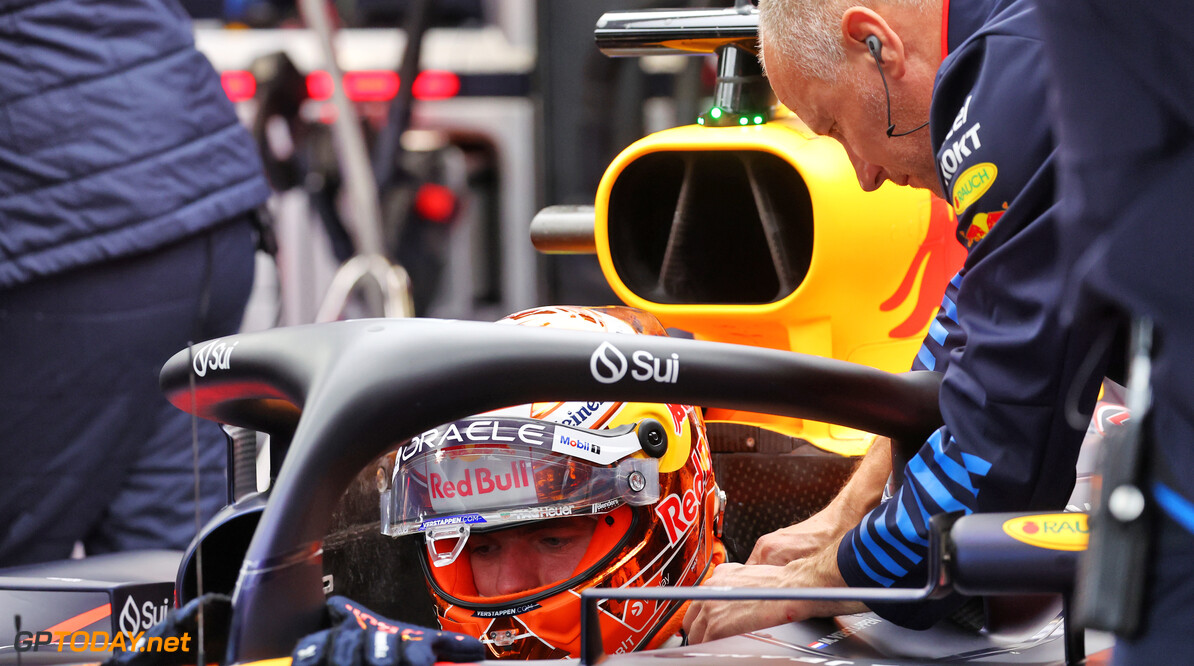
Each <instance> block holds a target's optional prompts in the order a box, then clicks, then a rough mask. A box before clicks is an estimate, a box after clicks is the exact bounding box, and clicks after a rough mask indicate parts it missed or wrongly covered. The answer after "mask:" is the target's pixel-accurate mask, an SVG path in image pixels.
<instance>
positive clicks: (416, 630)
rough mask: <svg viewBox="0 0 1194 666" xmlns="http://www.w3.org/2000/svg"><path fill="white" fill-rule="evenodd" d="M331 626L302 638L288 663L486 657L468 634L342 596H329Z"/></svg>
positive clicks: (325, 665)
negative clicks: (409, 620) (397, 617)
mask: <svg viewBox="0 0 1194 666" xmlns="http://www.w3.org/2000/svg"><path fill="white" fill-rule="evenodd" d="M328 615H329V616H330V617H331V621H332V628H331V629H324V630H323V631H318V632H316V633H314V634H311V635H309V636H306V637H304V638H303V639H302V640H300V641H299V643H298V645H296V646H295V648H294V652H293V653H292V654H291V659H292V660H293V662H292V663H293V666H316V665H318V666H364V665H368V666H387V665H392V666H432V665H433V664H435V662H437V661H455V662H469V661H480V660H482V659H484V658H485V649H484V647H483V646H482V645H481V641H478V640H477V639H476V638H473V637H472V636H465V635H464V634H457V633H454V632H450V631H439V630H437V629H430V628H427V627H419V626H416V625H413V624H406V623H404V622H395V621H394V620H390V619H387V618H385V617H382V616H381V615H378V614H377V613H374V612H373V611H371V610H369V609H368V608H365V607H364V606H361V605H360V604H357V603H356V602H354V601H350V600H349V599H347V598H345V597H341V596H334V597H331V598H330V599H328Z"/></svg>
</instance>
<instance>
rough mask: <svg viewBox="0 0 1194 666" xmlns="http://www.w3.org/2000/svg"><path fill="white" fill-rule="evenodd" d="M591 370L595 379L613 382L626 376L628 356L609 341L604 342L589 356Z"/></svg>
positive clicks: (605, 382)
mask: <svg viewBox="0 0 1194 666" xmlns="http://www.w3.org/2000/svg"><path fill="white" fill-rule="evenodd" d="M589 370H590V371H592V373H593V379H596V380H597V381H599V382H601V383H602V384H613V383H614V382H617V381H618V380H619V379H621V378H623V377H625V376H626V356H625V355H623V354H622V352H620V351H618V348H617V347H615V346H613V345H611V344H610V343H608V342H602V343H601V346H600V347H597V351H595V352H593V355H592V356H591V357H590V358H589Z"/></svg>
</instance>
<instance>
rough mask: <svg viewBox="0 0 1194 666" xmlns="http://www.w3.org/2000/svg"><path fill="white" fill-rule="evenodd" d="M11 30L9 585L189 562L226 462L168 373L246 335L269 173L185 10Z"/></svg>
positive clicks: (0, 290) (24, 16)
mask: <svg viewBox="0 0 1194 666" xmlns="http://www.w3.org/2000/svg"><path fill="white" fill-rule="evenodd" d="M0 18H2V19H3V20H0V119H2V120H0V341H3V346H2V347H0V423H3V424H4V427H3V429H2V431H0V456H2V457H3V459H4V461H5V462H4V465H3V466H2V467H0V566H6V565H15V564H23V563H32V562H37V561H44V560H51V559H58V558H64V557H68V556H69V555H70V554H71V552H72V548H73V547H74V545H75V543H76V542H82V543H83V545H84V548H85V550H86V552H87V553H88V554H95V553H103V552H110V551H118V550H127V549H138V548H182V547H184V546H185V545H186V544H187V542H188V541H189V540H190V539H191V537H192V535H193V533H194V530H195V524H196V517H195V511H196V509H195V506H194V497H195V493H196V479H195V472H194V470H195V467H196V464H197V467H198V470H199V476H200V480H199V482H198V483H199V486H200V494H201V496H202V502H201V505H202V506H201V513H202V514H203V515H202V516H201V519H202V520H206V518H207V517H208V516H210V515H211V514H212V513H214V512H215V511H216V510H217V509H218V508H219V507H220V506H222V504H223V503H224V501H225V499H226V486H225V478H224V467H225V461H226V456H227V453H226V447H225V439H224V435H223V433H222V432H221V431H220V430H219V427H218V426H217V425H216V424H214V423H211V422H207V421H200V422H199V423H198V430H199V446H198V450H199V455H198V460H197V461H195V460H193V456H192V446H191V439H192V437H191V419H190V417H189V416H188V415H186V414H185V413H183V412H182V411H180V410H178V409H176V408H174V407H173V406H171V405H170V404H168V403H167V402H166V401H165V399H164V398H163V397H162V394H161V392H160V390H159V389H158V371H159V369H160V367H161V364H162V363H163V362H164V361H165V359H167V358H168V357H169V356H170V355H171V354H173V353H175V352H177V351H178V350H179V349H182V348H184V347H186V346H187V343H188V342H190V341H196V342H197V341H201V340H207V339H210V338H213V337H218V336H222V335H226V334H229V333H233V332H235V331H236V330H237V329H238V328H239V325H240V321H241V315H242V312H243V310H244V306H245V303H246V301H247V299H248V296H249V292H250V288H251V285H252V281H253V261H254V252H255V249H256V243H257V234H258V221H259V220H258V217H257V212H256V211H257V209H258V207H259V206H260V205H261V204H263V203H264V202H265V200H266V199H267V197H268V196H269V193H270V192H269V187H268V185H267V184H266V181H265V178H264V176H263V173H262V168H261V164H260V159H259V157H258V156H257V153H256V149H255V147H254V145H253V142H252V141H251V139H250V136H249V134H248V132H247V131H246V130H245V129H244V128H243V127H242V126H241V124H240V123H239V122H238V119H237V116H236V114H235V112H234V109H233V107H232V105H231V103H230V102H229V100H228V99H227V97H226V96H225V94H224V92H223V89H222V87H221V85H220V79H219V76H218V75H217V74H216V72H215V70H214V69H213V68H212V67H211V65H210V63H209V62H208V61H207V60H206V59H205V58H204V56H203V55H202V54H201V53H199V52H198V51H197V50H196V49H195V46H194V39H193V37H192V32H191V23H190V19H189V18H188V17H187V15H186V13H185V12H184V11H183V10H182V8H181V7H180V6H179V5H178V4H177V0H121V1H119V2H117V1H114V0H59V1H57V2H26V1H24V0H0ZM195 353H196V355H197V357H203V356H204V355H205V350H204V348H203V347H197V348H196V349H195ZM197 360H198V359H197ZM224 360H226V358H225V359H224ZM219 363H220V359H218V358H214V357H213V358H208V363H207V364H206V365H207V367H208V368H209V369H210V368H215V367H218V365H219Z"/></svg>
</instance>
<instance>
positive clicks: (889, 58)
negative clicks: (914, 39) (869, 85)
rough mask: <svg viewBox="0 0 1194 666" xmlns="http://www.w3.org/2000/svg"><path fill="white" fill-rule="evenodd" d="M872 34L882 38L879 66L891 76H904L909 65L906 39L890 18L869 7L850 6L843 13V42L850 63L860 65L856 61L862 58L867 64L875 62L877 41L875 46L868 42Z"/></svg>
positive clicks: (871, 65)
mask: <svg viewBox="0 0 1194 666" xmlns="http://www.w3.org/2000/svg"><path fill="white" fill-rule="evenodd" d="M870 37H874V39H877V40H878V45H877V50H878V52H879V54H880V56H879V61H880V65H879V66H880V67H882V68H883V72H884V73H885V74H886V75H887V76H888V78H892V79H898V78H900V77H901V76H903V75H904V67H905V65H906V60H905V56H906V53H905V51H904V42H903V40H901V39H900V36H899V35H898V34H897V33H896V32H895V30H893V29H892V28H891V25H890V24H889V23H888V22H887V20H886V19H884V18H883V17H882V16H880V15H879V14H878V13H876V12H875V11H874V10H873V9H870V8H869V7H858V6H855V7H850V8H848V9H846V11H845V12H844V13H843V14H842V42H843V43H844V45H845V48H846V60H847V61H848V62H850V63H855V64H856V61H858V60H861V61H863V64H864V65H865V66H869V67H873V66H874V65H875V56H874V55H872V53H871V47H872V45H873V43H874V40H872V44H871V45H868V43H867V39H868V38H870Z"/></svg>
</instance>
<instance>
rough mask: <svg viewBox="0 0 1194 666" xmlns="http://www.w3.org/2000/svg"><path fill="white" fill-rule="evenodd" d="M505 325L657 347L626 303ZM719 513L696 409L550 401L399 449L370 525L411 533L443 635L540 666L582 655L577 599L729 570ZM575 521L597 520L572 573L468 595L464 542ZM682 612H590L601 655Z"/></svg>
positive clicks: (680, 608) (665, 633) (562, 310)
mask: <svg viewBox="0 0 1194 666" xmlns="http://www.w3.org/2000/svg"><path fill="white" fill-rule="evenodd" d="M501 323H506V324H514V325H523V326H550V327H558V328H571V329H580V330H590V331H600V332H614V333H626V334H655V335H666V331H665V330H664V329H663V327H662V325H661V324H659V322H658V320H656V319H655V318H654V317H653V316H652V315H650V314H648V313H645V312H642V311H639V310H633V309H630V308H622V307H611V308H580V307H548V308H538V309H533V310H527V311H523V312H520V313H517V314H514V315H510V316H509V317H506V318H505V319H503V320H502V321H501ZM387 495H388V497H387ZM724 504H725V498H724V495H722V493H721V492H720V490H719V489H718V488H717V485H716V483H715V482H714V479H713V469H712V464H711V458H710V453H709V444H708V440H707V439H706V436H705V427H704V422H703V420H702V418H701V415H700V412H699V411H698V410H697V409H696V408H694V407H690V406H686V405H667V404H647V403H630V402H600V401H590V402H549V403H533V404H527V405H519V406H516V407H510V408H506V409H500V410H495V411H492V412H486V413H484V414H481V415H477V416H473V417H470V418H465V419H461V420H459V421H456V422H453V423H448V424H444V425H443V426H441V427H439V428H434V429H432V430H429V431H427V432H425V433H423V434H422V435H420V436H418V437H415V438H412V439H411V440H410V441H409V442H407V443H405V444H404V445H402V446H401V447H400V448H399V449H398V450H397V453H396V454H395V460H394V471H393V476H392V483H391V484H389V488H388V489H387V490H386V491H385V492H383V496H382V525H383V531H384V532H385V533H386V534H389V535H391V536H402V535H406V534H416V533H417V534H422V536H423V539H424V541H425V545H426V548H423V549H420V552H421V562H422V565H423V569H424V573H425V574H426V577H427V583H428V587H429V588H430V592H431V595H432V597H433V598H434V601H435V604H436V615H437V618H438V620H439V623H440V626H441V627H442V628H443V629H445V630H451V631H457V632H461V633H465V634H469V635H472V636H476V637H477V638H479V639H480V640H481V641H482V642H483V643H484V644H485V645H486V647H487V648H488V652H489V654H490V655H491V657H492V658H497V659H552V658H566V657H578V656H579V654H580V612H581V604H580V593H581V591H582V590H584V589H587V588H591V587H611V588H618V587H656V586H661V585H673V586H688V585H700V584H701V583H702V582H703V581H704V580H705V579H706V578H707V577H708V576H709V575H710V574H711V573H712V570H713V568H714V567H715V566H716V565H717V564H720V563H721V562H724V561H725V549H724V548H723V546H722V545H721V542H720V540H719V538H718V536H719V532H720V521H721V516H722V512H723V509H724ZM578 517H585V518H588V519H590V520H592V521H593V523H595V524H594V525H593V526H592V537H591V538H590V540H589V541H588V544H587V546H584V545H583V542H582V544H581V547H582V548H583V556H581V557H580V560H579V563H578V564H576V565H575V567H574V568H573V569H572V570H571V571H569V572H561V573H560V577H559V578H558V579H553V580H550V581H547V582H546V583H545V584H542V585H539V586H538V587H535V588H533V589H526V590H521V591H518V592H513V593H510V594H500V595H497V596H493V595H492V594H490V595H482V594H481V593H480V592H479V591H478V581H477V580H476V579H475V578H474V572H473V564H472V558H471V556H470V554H469V552H468V543H467V542H468V540H469V537H470V535H472V536H473V537H474V538H475V539H474V540H480V539H484V538H485V537H484V536H480V537H478V536H477V535H478V533H481V534H485V533H486V532H492V531H496V530H501V529H504V528H510V527H514V526H525V525H532V524H535V523H537V522H539V521H553V520H560V519H562V518H569V519H572V520H576V519H578ZM581 522H583V521H581ZM556 524H557V525H558V524H559V523H556ZM586 524H587V523H586ZM686 607H687V602H684V601H679V600H677V601H654V600H637V599H631V600H626V601H620V600H609V599H606V600H602V601H601V602H600V604H599V610H598V615H599V618H600V619H599V621H600V624H601V633H602V637H603V641H604V643H605V645H604V647H605V650H606V651H607V653H617V652H629V651H634V650H642V649H649V648H655V647H660V646H661V645H663V644H664V643H665V642H666V641H667V640H668V639H669V638H671V637H672V636H674V635H676V634H677V633H678V632H679V630H680V626H681V622H682V620H683V617H684V611H685V610H686Z"/></svg>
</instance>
